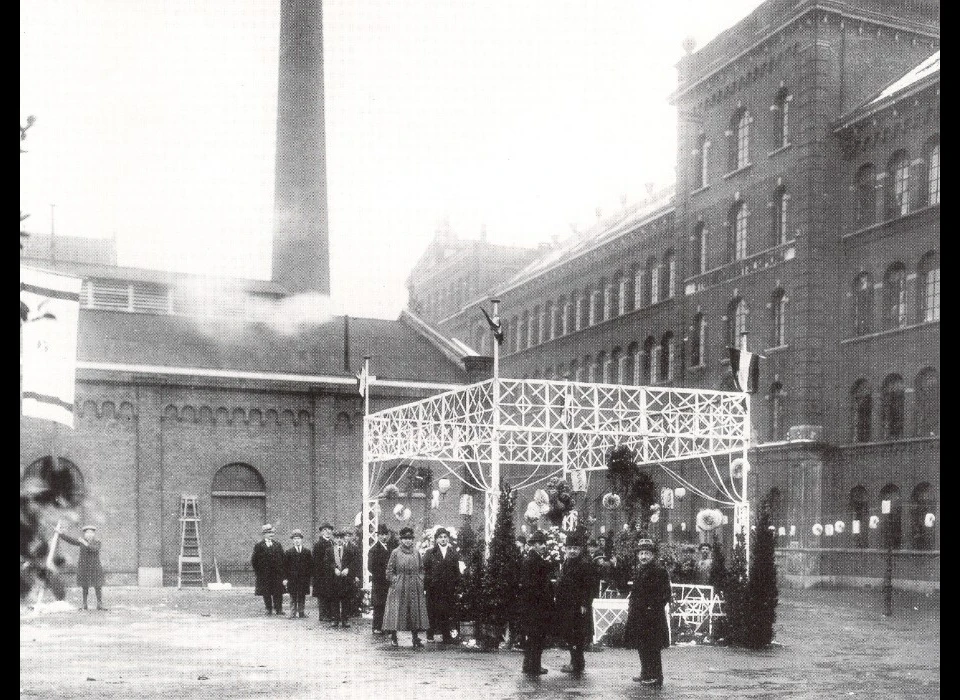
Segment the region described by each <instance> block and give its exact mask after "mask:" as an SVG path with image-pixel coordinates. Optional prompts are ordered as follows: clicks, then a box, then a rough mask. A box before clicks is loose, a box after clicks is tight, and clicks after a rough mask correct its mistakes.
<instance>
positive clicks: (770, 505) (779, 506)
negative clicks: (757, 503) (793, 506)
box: [763, 487, 787, 527]
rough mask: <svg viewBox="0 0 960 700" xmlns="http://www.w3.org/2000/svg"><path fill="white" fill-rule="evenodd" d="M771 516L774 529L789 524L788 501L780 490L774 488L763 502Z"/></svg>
mask: <svg viewBox="0 0 960 700" xmlns="http://www.w3.org/2000/svg"><path fill="white" fill-rule="evenodd" d="M763 506H764V507H766V509H767V512H768V513H769V514H770V524H771V525H773V526H774V527H779V526H781V525H786V522H787V504H786V499H785V498H784V497H783V493H782V492H781V491H780V489H778V488H776V487H774V488H772V489H770V491H769V492H767V497H766V498H765V499H764V501H763Z"/></svg>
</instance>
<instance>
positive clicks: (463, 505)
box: [460, 493, 473, 515]
mask: <svg viewBox="0 0 960 700" xmlns="http://www.w3.org/2000/svg"><path fill="white" fill-rule="evenodd" d="M460 515H473V496H471V495H470V494H469V493H465V494H463V495H462V496H460Z"/></svg>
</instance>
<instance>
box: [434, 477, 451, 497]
mask: <svg viewBox="0 0 960 700" xmlns="http://www.w3.org/2000/svg"><path fill="white" fill-rule="evenodd" d="M437 490H438V491H439V492H440V495H441V496H444V495H446V493H447V491H449V490H450V479H447V478H443V479H437Z"/></svg>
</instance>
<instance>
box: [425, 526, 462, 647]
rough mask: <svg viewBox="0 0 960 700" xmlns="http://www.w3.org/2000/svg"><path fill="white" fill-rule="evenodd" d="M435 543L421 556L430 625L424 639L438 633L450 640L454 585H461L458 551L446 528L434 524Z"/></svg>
mask: <svg viewBox="0 0 960 700" xmlns="http://www.w3.org/2000/svg"><path fill="white" fill-rule="evenodd" d="M433 538H434V541H435V542H436V544H435V545H434V546H433V547H432V548H431V549H430V550H429V551H428V552H427V554H426V556H424V558H423V570H424V581H423V588H424V591H425V592H426V594H427V617H428V618H429V619H430V629H429V630H428V631H427V639H428V640H429V639H431V638H432V637H433V634H434V633H436V632H439V633H440V636H441V639H442V640H443V642H444V644H448V643H450V642H452V641H453V638H452V637H451V636H450V629H451V626H452V625H453V624H455V623H456V620H455V619H454V618H455V615H456V606H457V589H458V588H459V586H460V555H459V553H458V552H457V551H456V550H455V549H454V547H453V545H451V544H450V533H449V532H448V531H447V529H446V528H443V527H441V528H437V531H436V532H435V533H434V535H433Z"/></svg>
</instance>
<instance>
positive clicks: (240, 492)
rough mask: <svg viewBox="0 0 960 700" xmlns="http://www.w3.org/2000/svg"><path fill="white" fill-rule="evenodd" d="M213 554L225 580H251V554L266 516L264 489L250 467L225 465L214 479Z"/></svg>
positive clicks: (244, 581)
mask: <svg viewBox="0 0 960 700" xmlns="http://www.w3.org/2000/svg"><path fill="white" fill-rule="evenodd" d="M211 496H212V498H211V501H212V504H213V521H212V543H211V544H212V545H213V546H212V551H213V556H214V557H215V558H216V563H217V566H218V567H219V568H220V576H221V578H223V580H224V581H229V582H230V583H234V584H249V583H252V581H253V572H252V570H251V569H250V555H251V553H252V552H253V545H254V544H256V542H257V540H258V539H259V538H260V534H259V533H260V526H261V525H263V523H264V520H265V519H266V517H267V489H266V484H265V483H264V481H263V477H262V476H260V473H259V472H258V471H257V470H256V469H254V468H253V467H251V466H250V465H249V464H241V463H234V464H228V465H226V466H224V467H221V468H220V469H219V470H217V473H216V474H214V476H213V488H212V492H211Z"/></svg>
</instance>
